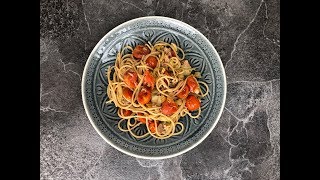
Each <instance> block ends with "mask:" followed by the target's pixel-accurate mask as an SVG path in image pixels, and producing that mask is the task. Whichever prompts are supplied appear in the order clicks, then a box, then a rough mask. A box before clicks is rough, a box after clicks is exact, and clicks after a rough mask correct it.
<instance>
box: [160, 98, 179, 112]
mask: <svg viewBox="0 0 320 180" xmlns="http://www.w3.org/2000/svg"><path fill="white" fill-rule="evenodd" d="M177 110H178V105H177V104H176V103H175V102H174V101H173V100H172V99H171V98H167V99H166V100H165V101H164V102H163V103H162V105H161V112H162V114H164V115H166V116H171V115H172V114H173V113H175V112H176V111H177Z"/></svg>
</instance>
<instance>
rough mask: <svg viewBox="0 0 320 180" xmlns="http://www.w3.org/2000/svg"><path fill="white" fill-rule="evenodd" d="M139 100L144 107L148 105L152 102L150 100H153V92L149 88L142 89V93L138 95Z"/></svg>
mask: <svg viewBox="0 0 320 180" xmlns="http://www.w3.org/2000/svg"><path fill="white" fill-rule="evenodd" d="M137 100H138V102H139V103H140V104H142V105H144V104H147V103H148V102H150V100H151V90H150V89H149V88H147V87H142V88H141V90H140V92H139V94H138V97H137Z"/></svg>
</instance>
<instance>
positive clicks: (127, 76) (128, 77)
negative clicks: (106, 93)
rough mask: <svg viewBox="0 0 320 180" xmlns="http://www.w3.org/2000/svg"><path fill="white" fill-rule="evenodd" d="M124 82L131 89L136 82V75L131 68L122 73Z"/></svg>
mask: <svg viewBox="0 0 320 180" xmlns="http://www.w3.org/2000/svg"><path fill="white" fill-rule="evenodd" d="M123 81H124V83H125V84H126V85H127V86H128V87H129V88H131V89H134V88H135V87H136V86H137V84H138V75H137V73H136V72H134V71H132V70H128V71H127V72H125V73H124V75H123Z"/></svg>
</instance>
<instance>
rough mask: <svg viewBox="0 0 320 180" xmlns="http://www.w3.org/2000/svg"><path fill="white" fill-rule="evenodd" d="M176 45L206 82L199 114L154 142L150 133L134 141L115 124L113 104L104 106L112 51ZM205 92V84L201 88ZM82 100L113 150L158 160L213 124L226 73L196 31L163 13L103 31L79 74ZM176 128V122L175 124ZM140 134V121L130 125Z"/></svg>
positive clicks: (198, 139) (223, 94) (183, 148)
mask: <svg viewBox="0 0 320 180" xmlns="http://www.w3.org/2000/svg"><path fill="white" fill-rule="evenodd" d="M160 40H161V41H165V42H168V43H171V42H173V43H176V44H177V45H178V46H179V47H181V48H182V49H183V50H184V52H185V55H186V57H185V59H187V60H189V62H190V64H191V66H192V67H194V68H196V71H199V72H201V75H202V78H201V79H200V80H201V81H204V82H206V83H207V84H208V86H209V95H208V96H206V97H205V98H203V99H202V100H201V108H202V113H201V116H200V117H199V118H197V119H192V118H190V117H189V116H186V117H184V118H181V119H180V122H182V123H183V124H184V125H185V130H184V132H183V133H182V134H180V135H177V136H173V137H170V138H168V139H164V140H159V139H155V138H153V137H151V136H149V137H146V138H142V139H135V138H134V137H132V136H131V135H130V133H127V132H122V131H120V130H119V129H118V128H117V123H118V121H119V120H120V118H119V117H118V115H117V108H116V107H115V106H114V104H113V103H112V104H106V101H108V100H109V98H108V96H107V94H106V88H107V86H108V81H107V79H106V76H105V72H106V70H107V67H108V66H112V65H114V62H115V59H116V54H117V53H118V52H119V51H120V50H121V49H122V48H123V47H125V46H127V45H130V46H132V47H134V46H136V45H138V44H145V43H147V42H148V41H149V42H150V43H152V44H154V43H155V42H157V41H160ZM201 88H202V89H203V90H204V87H202V86H201ZM82 98H83V103H84V107H85V110H86V113H87V115H88V117H89V119H90V122H91V123H92V125H93V127H94V128H95V129H96V131H97V132H98V133H99V134H100V136H102V137H103V139H104V140H105V141H107V142H108V143H109V144H110V145H112V146H113V147H115V148H116V149H118V150H120V151H122V152H124V153H126V154H129V155H132V156H135V157H139V158H146V159H163V158H169V157H173V156H177V155H179V154H182V153H184V152H186V151H188V150H190V149H192V148H193V147H195V146H196V145H197V144H199V143H200V142H201V141H202V140H204V139H205V137H207V136H208V135H209V134H210V132H211V131H212V130H213V128H214V126H215V125H216V124H217V122H218V120H219V118H220V115H221V113H222V110H223V107H224V103H225V98H226V77H225V72H224V68H223V65H222V62H221V60H220V57H219V55H218V53H217V52H216V50H215V49H214V47H213V46H212V45H211V43H210V42H209V40H207V39H206V38H205V37H204V36H203V35H202V34H201V33H200V32H199V31H197V30H196V29H194V28H193V27H191V26H189V25H187V24H185V23H183V22H181V21H178V20H175V19H172V18H167V17H160V16H149V17H142V18H137V19H133V20H130V21H128V22H125V23H123V24H121V25H119V26H117V27H116V28H114V29H113V30H111V31H110V32H109V33H108V34H106V35H105V36H104V37H103V38H102V39H101V40H100V41H99V43H98V44H97V45H96V47H95V48H94V49H93V51H92V52H91V54H90V56H89V58H88V60H87V63H86V66H85V69H84V72H83V78H82ZM177 128H179V126H178V127H177ZM135 131H136V132H135V133H137V134H141V133H145V132H146V131H147V130H146V128H145V125H141V126H140V127H138V128H136V129H135Z"/></svg>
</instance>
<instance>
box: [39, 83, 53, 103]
mask: <svg viewBox="0 0 320 180" xmlns="http://www.w3.org/2000/svg"><path fill="white" fill-rule="evenodd" d="M42 91H43V90H42V83H41V84H40V102H41V98H42V97H43V96H46V95H48V94H50V93H52V91H50V92H47V93H43V92H42Z"/></svg>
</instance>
